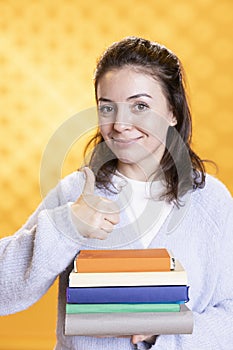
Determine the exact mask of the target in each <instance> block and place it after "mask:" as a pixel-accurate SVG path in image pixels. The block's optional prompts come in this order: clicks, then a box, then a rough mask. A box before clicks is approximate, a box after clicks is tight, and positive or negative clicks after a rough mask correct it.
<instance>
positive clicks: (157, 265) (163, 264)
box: [75, 257, 173, 273]
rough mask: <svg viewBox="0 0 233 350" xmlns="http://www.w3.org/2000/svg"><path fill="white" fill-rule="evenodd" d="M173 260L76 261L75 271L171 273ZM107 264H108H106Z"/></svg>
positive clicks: (81, 259)
mask: <svg viewBox="0 0 233 350" xmlns="http://www.w3.org/2000/svg"><path fill="white" fill-rule="evenodd" d="M171 259H172V258H170V257H166V258H140V259H139V258H133V257H126V258H111V259H107V260H106V259H104V258H103V259H101V258H98V259H94V258H93V259H85V258H77V259H76V260H75V263H76V266H75V270H76V271H77V272H81V273H88V272H97V273H98V272H146V271H169V270H170V269H171V267H172V266H173V262H172V260H171ZM106 262H107V263H106Z"/></svg>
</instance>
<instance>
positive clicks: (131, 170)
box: [117, 160, 159, 182]
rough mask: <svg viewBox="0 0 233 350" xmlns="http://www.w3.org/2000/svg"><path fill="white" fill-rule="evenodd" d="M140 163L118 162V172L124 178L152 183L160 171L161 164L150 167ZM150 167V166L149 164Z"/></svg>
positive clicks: (153, 164) (152, 164) (151, 164)
mask: <svg viewBox="0 0 233 350" xmlns="http://www.w3.org/2000/svg"><path fill="white" fill-rule="evenodd" d="M142 163H143V162H140V163H124V162H121V161H120V160H118V164H117V170H118V171H119V172H120V173H121V174H123V175H124V176H126V177H128V178H130V179H133V180H137V181H144V182H147V181H152V180H153V179H154V177H155V176H156V172H157V171H158V169H159V164H158V163H156V164H155V162H154V163H150V164H149V166H145V164H142ZM147 165H148V164H147Z"/></svg>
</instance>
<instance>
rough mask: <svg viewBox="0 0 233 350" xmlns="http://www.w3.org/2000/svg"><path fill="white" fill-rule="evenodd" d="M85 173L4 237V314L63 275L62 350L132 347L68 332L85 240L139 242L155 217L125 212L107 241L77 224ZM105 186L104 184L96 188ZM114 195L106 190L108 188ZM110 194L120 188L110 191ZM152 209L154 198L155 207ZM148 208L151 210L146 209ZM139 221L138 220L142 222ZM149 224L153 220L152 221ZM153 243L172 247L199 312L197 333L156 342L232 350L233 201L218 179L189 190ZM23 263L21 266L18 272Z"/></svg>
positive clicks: (0, 266) (177, 349) (98, 244)
mask: <svg viewBox="0 0 233 350" xmlns="http://www.w3.org/2000/svg"><path fill="white" fill-rule="evenodd" d="M83 183H84V179H83V176H82V174H81V173H78V172H75V173H73V174H71V175H69V176H67V177H66V178H65V179H63V180H62V181H61V182H60V183H59V184H58V186H57V187H56V188H55V189H53V190H52V191H51V192H50V193H49V194H48V196H47V197H46V198H45V199H44V201H43V202H42V203H41V205H40V206H39V207H38V209H37V210H36V211H35V213H34V214H33V215H32V216H31V217H30V218H29V220H28V222H27V223H26V224H25V225H24V226H23V227H22V228H21V229H20V230H19V231H18V232H16V233H15V235H13V236H10V237H6V238H3V239H2V240H0V293H1V298H0V314H1V315H7V314H10V313H15V312H18V311H20V310H23V309H26V308H28V307H29V306H30V305H32V304H33V303H35V302H36V301H37V300H38V299H39V298H40V297H41V296H42V295H43V294H45V293H46V291H47V290H48V288H49V287H50V286H51V285H52V284H53V282H54V281H55V279H56V277H57V276H58V275H60V282H59V314H58V324H57V345H56V348H55V349H56V350H67V349H69V350H71V349H72V350H91V349H93V350H96V349H99V350H130V349H133V347H132V344H131V343H130V339H129V338H95V337H74V336H64V334H63V328H64V313H65V302H66V300H65V289H66V286H67V279H68V274H69V272H70V269H71V266H72V262H73V259H74V257H75V255H76V254H77V252H78V251H79V250H80V249H81V248H82V249H85V248H87V247H88V248H94V247H95V248H96V249H98V248H105V247H113V248H115V249H122V248H123V249H124V248H125V249H126V248H128V249H129V248H132V249H133V248H140V247H141V241H140V235H141V231H140V230H141V227H143V229H146V226H145V225H147V224H148V225H153V215H151V214H150V213H151V212H150V211H149V210H148V211H147V212H145V216H144V217H143V218H142V222H141V223H142V225H143V226H141V225H139V226H138V225H132V224H131V225H129V224H128V221H127V217H126V215H125V212H124V211H122V212H121V220H120V223H119V224H118V225H117V226H116V228H115V230H114V231H113V232H112V233H111V234H110V236H109V238H108V239H107V240H106V241H98V240H93V239H88V238H83V237H82V236H80V235H79V234H78V232H77V231H76V229H75V227H74V225H73V223H72V219H71V215H70V206H69V202H74V201H75V200H76V199H77V198H78V196H79V195H80V193H81V191H82V187H83ZM96 192H97V193H101V191H100V190H97V191H96ZM102 195H105V196H106V195H107V193H102ZM108 197H109V198H112V199H116V198H117V196H115V195H113V194H111V195H110V194H108ZM148 209H150V210H152V213H153V203H152V204H151V207H150V208H148ZM147 213H149V215H148V214H147ZM137 224H138V223H137ZM148 227H149V226H148ZM150 247H167V248H168V249H170V250H172V252H173V253H174V255H175V256H176V257H177V258H178V259H179V260H180V262H181V263H182V265H183V266H184V268H185V269H186V270H187V274H188V284H189V286H190V289H189V296H190V301H189V303H188V306H189V308H190V309H192V310H193V313H194V331H193V334H192V335H160V336H158V337H157V340H156V343H155V345H154V346H153V347H152V349H155V350H156V349H158V350H220V349H223V350H228V349H231V348H232V344H233V332H232V329H233V328H232V325H233V278H232V266H233V203H232V197H231V195H230V193H229V192H228V191H227V189H226V188H225V186H224V185H223V184H222V183H221V182H220V181H218V180H217V179H215V178H213V177H211V176H207V180H206V186H205V187H204V188H203V189H198V190H196V191H194V192H192V193H190V194H188V195H187V196H186V203H185V205H184V206H183V207H181V209H177V208H176V207H174V208H173V210H172V211H171V213H170V214H169V215H168V217H167V219H166V220H165V222H164V224H163V225H162V227H161V228H160V230H159V232H158V233H157V235H156V236H155V238H154V239H153V240H152V242H151V244H150ZM16 266H17V274H16V273H15V271H16Z"/></svg>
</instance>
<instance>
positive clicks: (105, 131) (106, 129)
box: [99, 124, 112, 139]
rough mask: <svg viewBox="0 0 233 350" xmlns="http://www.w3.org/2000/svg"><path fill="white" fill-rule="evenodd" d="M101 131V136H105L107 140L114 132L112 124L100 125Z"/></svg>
mask: <svg viewBox="0 0 233 350" xmlns="http://www.w3.org/2000/svg"><path fill="white" fill-rule="evenodd" d="M99 129H100V133H101V135H102V136H103V138H104V139H107V138H108V135H109V133H110V132H111V130H112V127H111V125H110V124H108V125H107V124H106V125H101V124H100V125H99Z"/></svg>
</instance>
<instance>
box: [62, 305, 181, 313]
mask: <svg viewBox="0 0 233 350" xmlns="http://www.w3.org/2000/svg"><path fill="white" fill-rule="evenodd" d="M179 311H180V304H169V303H168V304H162V303H161V304H151V303H149V304H142V303H139V304H133V303H132V304H66V313H67V314H77V313H109V312H121V313H124V312H179Z"/></svg>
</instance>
